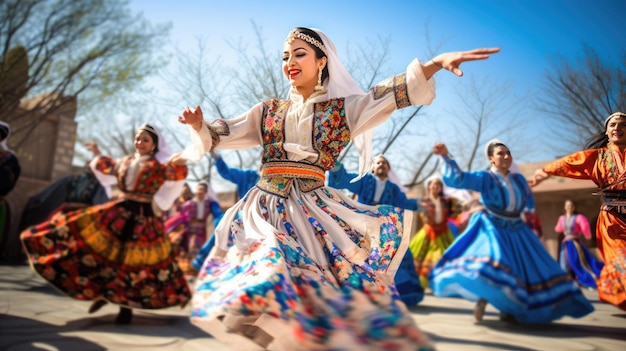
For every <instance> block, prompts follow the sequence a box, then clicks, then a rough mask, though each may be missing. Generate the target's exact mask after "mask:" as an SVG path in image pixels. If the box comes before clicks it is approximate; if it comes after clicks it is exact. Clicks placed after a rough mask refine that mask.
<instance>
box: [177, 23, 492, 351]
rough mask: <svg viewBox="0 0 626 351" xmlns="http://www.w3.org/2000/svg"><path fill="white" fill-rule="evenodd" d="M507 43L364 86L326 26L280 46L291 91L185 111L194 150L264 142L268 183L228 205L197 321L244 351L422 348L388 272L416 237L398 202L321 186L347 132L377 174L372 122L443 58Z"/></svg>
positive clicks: (423, 85) (196, 154)
mask: <svg viewBox="0 0 626 351" xmlns="http://www.w3.org/2000/svg"><path fill="white" fill-rule="evenodd" d="M497 51H499V49H497V48H496V49H476V50H472V51H466V52H450V53H444V54H441V55H438V56H437V57H435V58H434V59H433V60H431V61H428V62H426V63H420V62H419V61H418V60H415V61H414V62H412V63H411V64H410V65H409V67H408V69H407V71H406V72H405V73H402V74H400V75H397V76H395V77H392V78H390V79H388V80H386V81H384V82H382V83H380V84H378V85H376V86H374V87H373V88H372V89H371V90H370V92H369V93H365V92H363V91H362V90H361V89H360V88H359V87H358V85H357V84H356V82H355V81H354V80H353V79H352V77H351V76H350V75H349V73H348V72H347V70H345V68H344V67H343V65H342V64H341V62H340V61H339V59H338V58H337V54H336V50H335V47H334V45H333V44H332V42H330V41H329V39H328V38H327V37H326V35H324V34H323V33H322V32H321V31H319V30H311V29H307V28H296V29H294V30H293V31H292V32H291V33H290V34H289V36H288V37H287V40H286V42H285V46H284V53H283V72H284V74H285V76H286V77H287V79H288V80H289V82H290V84H291V86H292V89H291V91H290V95H289V99H288V100H269V101H264V102H261V103H259V104H257V105H256V106H254V107H252V108H251V109H250V110H249V111H247V112H245V113H243V114H242V115H240V116H238V117H235V118H232V119H217V120H214V121H212V122H205V121H204V119H203V114H202V110H201V108H200V107H199V106H197V107H195V108H193V109H192V108H189V107H187V108H185V110H184V111H183V113H182V115H181V116H180V117H179V121H180V122H181V123H185V124H188V125H189V127H190V128H189V129H190V132H191V137H192V141H194V147H190V148H188V149H187V150H186V152H188V155H189V157H190V159H194V160H195V159H199V158H201V157H202V156H203V155H204V153H206V152H210V151H211V150H212V149H214V148H218V149H219V148H223V149H241V148H252V147H255V146H259V145H261V146H262V147H263V154H262V166H261V179H260V180H259V182H258V183H257V184H256V186H255V187H254V188H252V189H250V191H248V193H247V194H246V195H245V196H244V197H243V198H242V199H240V200H239V201H238V202H237V203H236V204H235V205H234V206H233V207H231V208H230V209H229V210H228V211H227V212H226V213H225V214H224V217H223V219H222V221H221V222H220V224H219V226H218V228H217V229H216V231H215V238H216V245H215V248H214V249H213V250H212V251H211V253H210V255H209V257H208V258H207V260H206V261H205V262H204V265H203V266H202V268H201V270H200V272H199V276H198V278H197V283H196V289H195V292H194V295H193V299H192V322H193V323H194V324H196V325H198V326H199V327H200V328H202V329H203V330H205V331H207V332H208V333H210V334H211V335H213V336H214V337H216V338H217V339H219V340H222V341H223V342H225V343H228V344H230V345H232V347H233V348H236V349H237V350H245V349H250V350H259V349H267V348H270V349H272V350H274V349H280V350H289V351H293V350H331V349H341V350H359V351H361V350H423V349H430V348H431V343H430V342H429V340H428V338H427V337H426V336H425V335H424V334H423V333H422V332H421V331H420V330H419V329H418V328H417V326H416V324H415V321H414V320H413V318H412V317H411V315H410V313H409V312H408V310H407V309H406V306H405V305H404V304H403V303H402V302H401V301H400V300H399V297H398V294H397V291H396V289H395V286H394V285H393V277H394V274H395V271H396V269H397V267H398V265H399V264H400V261H401V260H402V258H403V256H404V253H405V250H406V249H407V246H408V238H409V236H408V235H403V233H402V210H401V209H399V208H397V207H393V206H388V205H380V206H369V205H364V204H359V203H358V202H356V201H354V200H352V199H350V198H349V197H347V196H346V195H344V194H343V192H341V191H340V190H337V189H333V188H329V187H325V186H324V182H325V171H327V170H329V169H331V168H332V167H333V166H334V165H335V161H336V160H337V157H338V156H339V154H340V152H341V151H342V149H343V148H344V147H345V146H346V145H347V144H348V142H349V141H350V139H351V138H356V139H357V140H356V141H355V145H356V146H357V147H358V148H359V150H361V151H362V153H361V160H362V161H363V162H362V163H361V164H360V174H361V175H362V174H364V173H365V172H367V171H369V169H370V167H369V166H368V165H367V164H366V162H365V160H371V158H372V157H371V135H372V134H371V133H372V129H373V128H374V127H375V126H377V125H379V124H380V123H383V122H384V121H385V120H386V119H387V118H388V117H389V116H390V115H391V114H392V112H393V111H395V110H396V109H399V108H403V107H407V106H410V105H421V104H428V103H430V102H431V100H432V99H433V98H434V85H433V83H434V82H433V81H432V79H431V77H432V76H433V75H434V74H435V73H436V72H437V71H438V70H440V69H441V68H442V67H444V68H445V69H448V70H450V71H452V72H454V73H456V74H457V75H459V76H460V75H462V73H463V72H462V71H461V70H460V69H459V65H460V64H461V63H463V62H465V61H470V60H479V59H486V58H488V57H489V55H490V54H492V53H495V52H497Z"/></svg>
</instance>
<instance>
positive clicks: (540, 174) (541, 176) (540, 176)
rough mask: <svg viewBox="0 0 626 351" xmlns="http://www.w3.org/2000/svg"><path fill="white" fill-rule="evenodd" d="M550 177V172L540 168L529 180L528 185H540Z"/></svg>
mask: <svg viewBox="0 0 626 351" xmlns="http://www.w3.org/2000/svg"><path fill="white" fill-rule="evenodd" d="M548 178H550V175H549V174H548V173H546V172H544V171H543V169H538V170H536V171H535V174H533V177H532V178H531V179H530V180H528V185H529V186H531V187H533V186H537V185H539V183H541V182H543V181H544V180H546V179H548Z"/></svg>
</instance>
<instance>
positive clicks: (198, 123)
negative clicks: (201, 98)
mask: <svg viewBox="0 0 626 351" xmlns="http://www.w3.org/2000/svg"><path fill="white" fill-rule="evenodd" d="M178 122H180V123H182V124H189V125H190V126H191V127H193V129H195V130H196V131H200V129H202V123H203V122H204V116H203V115H202V108H200V106H199V105H198V106H196V108H194V109H193V110H192V109H191V108H190V107H189V106H187V107H185V109H184V110H183V113H182V114H181V115H180V116H178Z"/></svg>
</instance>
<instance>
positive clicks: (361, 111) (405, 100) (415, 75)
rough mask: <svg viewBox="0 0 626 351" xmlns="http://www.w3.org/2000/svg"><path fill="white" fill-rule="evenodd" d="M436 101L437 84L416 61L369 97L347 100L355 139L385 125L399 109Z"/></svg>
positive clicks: (370, 92)
mask: <svg viewBox="0 0 626 351" xmlns="http://www.w3.org/2000/svg"><path fill="white" fill-rule="evenodd" d="M434 98H435V82H434V79H433V78H431V79H429V80H426V77H425V76H424V72H423V71H422V65H421V64H420V62H419V60H417V59H415V60H413V62H411V63H410V64H409V66H408V67H407V70H406V72H404V73H401V74H398V75H395V76H393V77H390V78H387V79H385V80H384V81H382V82H380V83H378V84H376V85H375V86H373V87H372V88H371V89H370V91H369V92H368V94H366V95H354V96H348V97H346V103H345V106H346V117H347V119H348V123H349V125H350V132H351V134H352V136H353V137H354V136H357V135H359V134H362V133H364V132H365V131H367V130H369V129H372V128H374V127H376V126H378V125H379V124H381V123H383V122H385V121H386V120H387V119H388V118H389V116H390V115H391V114H392V113H393V112H394V111H395V110H397V109H401V108H404V107H408V106H416V105H429V104H430V103H431V102H432V100H433V99H434Z"/></svg>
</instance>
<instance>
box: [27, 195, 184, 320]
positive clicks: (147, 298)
mask: <svg viewBox="0 0 626 351" xmlns="http://www.w3.org/2000/svg"><path fill="white" fill-rule="evenodd" d="M21 240H22V245H23V247H24V250H25V252H26V253H27V255H28V260H29V263H30V265H31V267H32V268H33V269H34V270H35V271H36V272H37V273H39V274H40V275H41V276H42V277H43V278H44V279H45V280H47V281H48V282H49V283H50V284H52V285H53V286H54V287H56V288H57V289H58V290H60V291H61V292H63V293H65V294H67V295H69V296H70V297H72V298H74V299H77V300H95V299H104V300H107V301H108V302H110V303H113V304H117V305H120V306H124V307H130V308H143V309H158V308H166V307H171V306H181V307H183V306H185V304H186V303H187V302H188V301H189V299H190V297H191V294H190V291H189V287H188V286H187V282H186V280H185V278H184V277H183V274H182V272H181V271H180V269H179V268H178V266H177V265H176V262H175V261H174V258H173V255H172V248H171V244H170V242H169V240H168V238H167V237H166V235H165V234H164V231H163V222H162V220H161V219H159V218H157V217H155V216H154V215H153V214H152V208H151V205H150V204H146V203H139V202H134V201H128V200H117V201H112V202H108V203H105V204H102V205H97V206H92V207H88V208H85V209H81V210H76V211H72V212H67V213H65V212H62V211H61V212H57V213H56V214H55V215H54V216H53V217H52V218H51V219H50V220H49V221H48V222H44V223H42V224H39V225H35V226H33V227H30V228H28V229H26V230H24V231H23V232H22V234H21Z"/></svg>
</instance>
